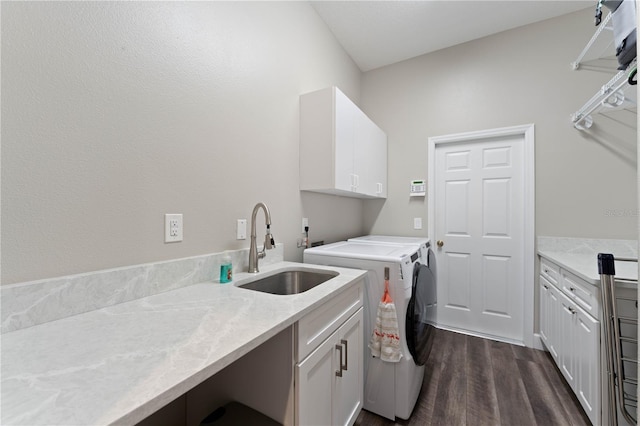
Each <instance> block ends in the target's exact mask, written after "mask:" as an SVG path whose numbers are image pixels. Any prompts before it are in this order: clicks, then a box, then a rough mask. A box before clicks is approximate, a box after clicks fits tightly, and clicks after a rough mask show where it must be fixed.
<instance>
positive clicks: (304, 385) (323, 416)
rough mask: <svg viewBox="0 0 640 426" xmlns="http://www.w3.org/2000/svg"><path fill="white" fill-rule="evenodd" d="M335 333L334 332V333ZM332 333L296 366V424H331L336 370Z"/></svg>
mask: <svg viewBox="0 0 640 426" xmlns="http://www.w3.org/2000/svg"><path fill="white" fill-rule="evenodd" d="M336 333H337V332H336ZM336 341H337V339H336V334H335V333H334V334H332V335H331V336H330V337H329V338H328V339H327V340H325V341H324V343H322V344H321V345H320V346H318V347H317V348H316V349H315V350H314V351H313V352H311V354H310V355H309V356H308V357H307V358H305V359H304V361H302V362H300V363H299V364H298V365H296V383H297V387H298V389H297V391H296V402H297V403H296V406H297V409H296V424H298V425H329V424H333V423H332V409H331V408H332V407H331V405H332V394H333V385H334V378H335V377H336V376H335V373H336V369H335V367H336V366H338V363H337V362H336V361H335V358H336V351H335V344H336Z"/></svg>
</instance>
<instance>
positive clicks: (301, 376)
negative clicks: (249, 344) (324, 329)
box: [296, 308, 363, 425]
mask: <svg viewBox="0 0 640 426" xmlns="http://www.w3.org/2000/svg"><path fill="white" fill-rule="evenodd" d="M362 350H363V342H362V308H360V309H359V310H358V311H357V312H356V313H355V314H354V315H353V316H352V317H351V318H349V319H348V320H347V321H346V322H345V323H344V324H343V325H342V326H341V327H340V328H339V329H338V330H337V331H336V332H334V333H333V334H332V335H331V336H330V337H329V338H328V339H327V340H325V341H324V342H323V343H322V344H321V345H320V346H319V347H318V348H316V349H315V350H314V351H313V352H312V353H311V354H310V355H309V356H308V357H306V358H305V359H304V360H303V361H302V362H300V363H298V365H297V366H296V383H297V385H298V389H297V393H298V404H297V419H298V421H297V422H296V423H297V424H299V425H352V424H353V423H354V422H355V420H356V417H357V416H358V413H359V412H360V409H361V408H362V394H363V387H362V375H363V366H362V361H363V358H362Z"/></svg>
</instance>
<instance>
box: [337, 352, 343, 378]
mask: <svg viewBox="0 0 640 426" xmlns="http://www.w3.org/2000/svg"><path fill="white" fill-rule="evenodd" d="M336 349H337V350H338V351H340V370H338V371H336V376H338V377H342V345H336Z"/></svg>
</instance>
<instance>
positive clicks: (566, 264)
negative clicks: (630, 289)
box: [538, 250, 638, 286]
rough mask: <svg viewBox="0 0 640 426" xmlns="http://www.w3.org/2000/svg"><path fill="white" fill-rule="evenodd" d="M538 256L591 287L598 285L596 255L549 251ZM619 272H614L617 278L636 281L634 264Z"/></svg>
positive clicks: (636, 273)
mask: <svg viewBox="0 0 640 426" xmlns="http://www.w3.org/2000/svg"><path fill="white" fill-rule="evenodd" d="M538 255H539V256H541V257H544V258H546V259H547V260H549V261H551V262H553V263H555V264H557V265H558V266H560V267H562V268H563V269H565V270H567V271H569V272H571V273H572V274H574V275H576V276H578V277H579V278H581V279H582V280H584V281H586V282H587V283H589V284H591V285H594V286H599V285H600V275H599V274H598V258H597V254H594V253H590V254H580V253H564V252H558V251H551V250H538ZM619 267H620V264H619V263H618V262H616V268H617V270H618V269H620V268H619ZM621 272H622V275H619V272H616V277H617V278H620V279H627V280H637V279H638V269H637V264H635V263H634V264H633V266H630V267H624V268H623V270H622V271H621ZM631 285H633V284H631ZM636 285H637V284H636Z"/></svg>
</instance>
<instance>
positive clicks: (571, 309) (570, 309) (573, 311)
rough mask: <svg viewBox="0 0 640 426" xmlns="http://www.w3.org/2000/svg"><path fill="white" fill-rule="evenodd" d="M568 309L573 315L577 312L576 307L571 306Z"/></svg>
mask: <svg viewBox="0 0 640 426" xmlns="http://www.w3.org/2000/svg"><path fill="white" fill-rule="evenodd" d="M567 309H568V310H569V312H571V315H575V314H576V311H575V309H573V308H572V307H571V306H569V307H568V308H567Z"/></svg>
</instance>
